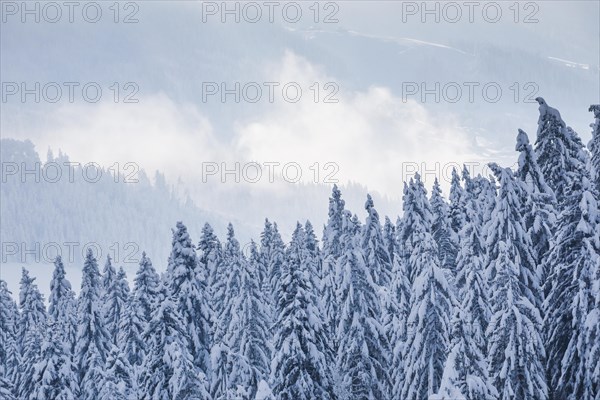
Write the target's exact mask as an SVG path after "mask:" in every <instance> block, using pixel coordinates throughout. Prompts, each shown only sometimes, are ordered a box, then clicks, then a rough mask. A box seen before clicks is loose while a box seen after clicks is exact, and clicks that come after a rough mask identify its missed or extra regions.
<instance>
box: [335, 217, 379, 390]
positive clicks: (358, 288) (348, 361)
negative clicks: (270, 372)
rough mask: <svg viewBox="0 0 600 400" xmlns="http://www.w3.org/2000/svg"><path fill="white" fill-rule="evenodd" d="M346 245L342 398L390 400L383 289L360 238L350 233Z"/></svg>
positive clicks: (340, 335) (342, 282) (340, 355)
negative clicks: (383, 320)
mask: <svg viewBox="0 0 600 400" xmlns="http://www.w3.org/2000/svg"><path fill="white" fill-rule="evenodd" d="M345 218H346V219H347V218H348V216H346V217H345ZM346 224H348V223H346ZM349 224H351V225H353V222H352V221H349ZM363 240H364V239H363ZM342 241H343V243H344V250H343V253H342V255H341V257H340V258H339V261H338V262H339V267H338V268H339V274H340V286H339V289H338V297H339V299H340V304H341V307H340V322H339V325H338V332H337V336H338V342H339V349H338V353H337V365H336V367H337V370H338V374H339V377H338V380H339V381H340V383H339V384H338V385H339V386H340V387H339V388H338V392H339V393H338V395H339V398H341V399H388V398H390V397H389V396H390V376H389V372H390V371H389V369H388V368H389V362H390V360H389V354H388V353H389V352H390V345H389V343H388V340H387V337H386V332H385V328H384V326H383V325H382V322H381V321H382V320H381V318H382V311H381V302H380V299H379V298H378V295H379V286H378V285H377V283H376V282H374V281H373V276H372V273H371V271H370V269H369V266H368V265H367V263H366V262H365V256H364V254H363V247H362V246H361V237H360V234H359V233H358V232H356V231H355V230H354V229H346V230H345V231H344V235H343V236H342Z"/></svg>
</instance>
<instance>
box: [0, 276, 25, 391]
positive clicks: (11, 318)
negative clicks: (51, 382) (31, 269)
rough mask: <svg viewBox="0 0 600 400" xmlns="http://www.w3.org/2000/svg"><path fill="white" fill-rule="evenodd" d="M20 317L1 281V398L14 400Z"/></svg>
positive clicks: (4, 284) (4, 283) (9, 293)
mask: <svg viewBox="0 0 600 400" xmlns="http://www.w3.org/2000/svg"><path fill="white" fill-rule="evenodd" d="M18 319H19V316H18V314H17V308H16V304H15V302H14V300H13V299H12V297H11V292H10V291H9V290H8V287H7V285H6V282H5V281H3V280H1V279H0V395H2V396H4V397H1V396H0V398H6V399H7V400H12V399H14V397H13V392H14V391H15V389H16V387H15V385H14V382H15V381H16V377H17V372H18V367H19V365H20V361H19V350H18V348H17V342H16V321H18Z"/></svg>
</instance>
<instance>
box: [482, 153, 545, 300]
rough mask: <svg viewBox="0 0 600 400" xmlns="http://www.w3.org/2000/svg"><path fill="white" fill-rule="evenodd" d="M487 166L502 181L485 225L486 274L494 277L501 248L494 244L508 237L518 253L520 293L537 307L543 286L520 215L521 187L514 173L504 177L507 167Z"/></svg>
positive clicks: (489, 277) (491, 277)
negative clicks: (491, 213) (521, 286)
mask: <svg viewBox="0 0 600 400" xmlns="http://www.w3.org/2000/svg"><path fill="white" fill-rule="evenodd" d="M489 166H490V168H491V169H492V170H493V171H494V174H495V175H496V177H497V178H498V179H500V177H502V178H503V179H504V181H502V182H500V191H499V192H498V196H497V197H496V206H495V207H494V213H493V215H492V218H491V219H490V221H488V223H487V225H486V227H485V228H484V229H485V230H486V232H487V239H486V248H487V253H488V262H487V274H488V279H489V280H493V279H494V277H495V275H496V273H497V272H498V271H497V269H496V265H497V264H496V263H495V262H492V260H496V259H497V258H498V257H499V255H498V251H499V250H500V247H499V246H497V244H498V243H499V242H501V241H507V240H510V243H511V246H512V247H511V250H513V249H514V250H515V251H516V252H517V253H516V254H515V257H518V260H517V263H516V264H517V266H518V268H519V269H520V277H519V281H520V282H521V283H522V284H523V292H522V293H523V295H524V296H526V297H527V299H529V301H530V302H531V303H532V304H533V305H534V306H535V307H536V308H537V309H538V310H541V307H542V289H541V285H540V281H539V279H540V277H539V275H538V273H537V272H538V271H537V266H536V263H535V258H534V255H533V251H532V248H533V245H532V243H531V238H530V237H529V235H528V233H527V229H526V227H525V221H524V219H523V216H522V210H523V208H524V206H523V202H522V200H523V198H524V196H525V195H524V193H523V191H524V189H523V186H522V185H521V183H520V181H517V180H516V179H515V176H514V173H512V174H511V175H510V177H505V173H506V172H507V171H510V170H509V169H502V168H500V167H499V166H498V165H496V164H495V163H491V164H489Z"/></svg>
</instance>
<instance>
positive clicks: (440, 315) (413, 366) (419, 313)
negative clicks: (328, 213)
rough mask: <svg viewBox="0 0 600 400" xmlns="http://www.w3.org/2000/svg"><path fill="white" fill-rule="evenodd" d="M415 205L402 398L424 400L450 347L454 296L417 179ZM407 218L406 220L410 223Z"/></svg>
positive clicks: (435, 384)
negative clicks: (440, 259) (412, 280)
mask: <svg viewBox="0 0 600 400" xmlns="http://www.w3.org/2000/svg"><path fill="white" fill-rule="evenodd" d="M412 186H413V187H414V188H413V196H412V198H411V201H412V202H414V203H415V205H412V206H410V205H409V207H408V209H409V210H411V212H416V211H419V212H421V213H422V215H420V216H418V217H417V216H412V217H409V218H410V219H412V220H413V221H417V222H418V223H417V224H415V225H414V226H413V233H412V237H413V238H412V241H413V248H412V252H411V255H410V259H409V263H410V265H411V271H412V273H413V274H414V276H415V278H414V283H413V292H412V296H411V301H410V314H409V316H408V321H407V324H408V332H407V341H406V347H405V349H406V354H405V357H404V362H405V371H404V384H403V387H402V395H401V396H402V398H403V399H407V400H412V399H415V400H421V399H427V397H428V396H429V395H431V394H434V393H436V392H437V391H438V390H439V388H440V384H441V379H442V374H443V372H444V364H445V362H446V354H447V351H448V348H449V345H450V333H451V327H450V315H451V314H452V303H453V301H454V296H453V294H452V291H451V288H450V285H449V284H448V282H447V280H446V274H445V272H444V270H443V269H442V268H441V267H440V266H439V261H438V260H439V258H438V254H437V244H436V243H435V241H434V239H433V237H432V235H431V221H432V217H431V211H430V208H429V202H428V201H427V196H426V192H425V189H424V188H423V187H422V186H423V184H422V183H421V180H420V177H419V175H418V174H417V175H415V183H414V184H413V185H412ZM409 218H407V220H408V219H409Z"/></svg>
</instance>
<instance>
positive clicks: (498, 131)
mask: <svg viewBox="0 0 600 400" xmlns="http://www.w3.org/2000/svg"><path fill="white" fill-rule="evenodd" d="M22 4H24V3H21V2H14V3H13V2H3V10H2V18H3V21H2V28H1V29H2V31H1V46H2V61H1V67H2V82H3V99H2V126H1V128H2V137H11V138H18V139H24V138H28V139H31V140H32V141H33V142H34V143H35V144H36V146H37V149H38V151H39V152H40V154H45V153H46V151H47V149H48V148H52V149H53V150H55V151H56V150H58V149H59V148H60V149H62V150H63V151H65V152H66V153H67V154H69V156H70V157H71V159H72V160H77V161H81V162H87V161H95V162H99V163H101V164H104V165H112V164H113V163H114V162H121V163H124V162H127V161H132V162H136V163H138V164H139V165H140V166H141V167H142V168H145V169H146V170H149V171H153V170H155V169H158V170H161V171H163V172H165V173H166V174H167V177H168V178H169V179H170V180H171V181H175V180H176V179H177V178H182V180H183V181H184V182H187V183H188V184H189V186H190V192H191V193H192V194H193V195H194V196H196V198H198V199H200V200H201V196H202V195H201V194H199V193H196V192H201V190H199V189H198V186H197V185H195V183H197V182H201V181H202V171H203V170H204V172H205V173H206V172H209V171H212V170H211V168H214V165H218V166H219V171H217V173H216V175H215V176H217V177H219V176H221V172H222V171H220V169H221V167H222V166H223V164H222V163H226V164H225V166H226V167H231V168H233V165H234V164H233V163H235V162H242V163H243V162H248V161H256V162H258V163H259V164H260V165H261V166H262V168H263V169H262V178H261V180H260V182H259V183H258V184H256V185H253V186H252V190H278V189H273V188H271V187H269V186H268V185H269V182H268V170H267V169H266V168H265V165H266V163H269V162H279V163H280V165H278V166H277V165H276V166H274V167H273V168H274V170H273V171H274V172H275V173H282V172H284V171H282V168H283V166H284V165H286V163H292V162H294V163H295V162H297V163H299V164H300V165H301V171H302V181H303V182H309V181H314V180H316V181H318V182H319V183H325V184H329V183H330V180H331V179H329V178H332V179H337V180H339V181H340V182H341V183H344V182H347V181H353V182H358V183H360V184H362V185H365V186H366V187H368V188H369V190H375V191H378V192H380V193H382V194H386V195H388V196H390V197H393V198H397V197H399V196H400V195H401V188H402V181H403V180H405V179H407V178H408V176H409V174H410V173H412V172H413V171H414V170H415V169H417V170H420V171H421V172H422V173H423V172H427V171H430V174H429V175H428V181H429V184H431V183H432V180H433V174H432V173H431V171H433V172H436V173H437V174H438V175H440V174H441V175H444V176H443V177H442V180H444V181H447V179H444V177H448V176H449V171H450V169H449V168H445V167H444V166H445V165H455V164H460V163H463V162H468V163H472V164H471V165H473V170H474V172H476V173H478V172H483V173H485V170H484V167H483V166H484V165H485V163H486V162H488V161H491V160H493V161H498V162H500V163H502V164H504V165H512V164H513V163H514V161H515V160H516V157H515V154H514V151H513V150H514V140H515V137H516V133H517V128H522V129H524V130H526V131H527V132H528V133H529V135H530V137H531V139H532V141H533V140H534V136H535V129H536V121H537V104H535V103H532V101H533V98H535V97H536V96H543V97H544V98H545V99H546V100H547V102H548V103H549V104H550V105H552V106H555V107H557V108H559V109H560V110H561V112H562V114H563V117H564V118H565V120H566V121H567V123H568V124H570V125H572V126H573V127H574V128H575V130H577V131H578V132H579V133H580V135H581V136H582V137H583V138H584V140H585V141H586V142H587V139H588V138H589V136H590V132H589V131H590V129H589V127H588V124H589V122H591V120H592V116H591V114H590V113H588V112H587V107H588V106H589V104H591V103H594V102H598V101H599V87H600V83H599V64H600V62H599V48H600V46H599V37H600V32H599V25H598V18H600V10H599V6H598V4H599V3H598V2H596V1H568V2H567V1H537V2H519V3H516V2H511V1H501V2H481V3H477V2H476V3H475V4H474V5H473V6H471V7H469V6H468V5H465V3H464V2H456V3H452V2H451V3H450V4H451V5H447V4H448V2H429V3H427V6H426V9H425V8H423V6H422V4H424V3H422V2H391V1H390V2H377V1H375V2H373V1H368V2H367V1H342V2H329V3H327V2H320V3H313V2H302V3H289V2H288V3H277V2H275V3H274V5H273V6H268V3H265V2H256V3H251V5H246V4H244V3H235V2H228V3H227V5H228V6H227V7H228V9H229V10H234V12H233V13H227V12H224V10H223V9H222V4H223V3H221V2H192V1H181V2H177V1H173V2H166V1H141V2H140V1H138V2H130V3H120V5H119V7H117V8H115V7H114V5H112V4H113V3H112V2H98V3H93V4H92V5H89V4H87V3H81V4H79V5H78V6H77V7H75V8H74V9H73V10H69V9H67V8H66V7H64V6H61V7H60V9H55V8H52V7H46V8H44V7H42V6H41V5H39V4H38V7H40V9H39V15H38V17H39V19H40V22H39V23H37V22H35V20H34V19H35V17H36V15H35V11H34V14H28V13H25V12H24V10H23V9H22ZM31 4H37V3H35V2H32V3H31ZM298 4H301V6H300V9H301V15H299V14H297V9H298V7H297V5H298ZM315 4H316V5H315ZM31 7H35V6H31ZM270 7H272V8H270ZM98 9H100V10H101V12H102V14H101V15H100V16H99V17H96V15H97V11H98ZM57 10H58V11H60V13H61V15H60V16H58V14H57ZM236 10H237V11H236ZM69 11H72V19H73V22H70V21H69V17H70V16H69ZM236 12H237V15H236ZM258 13H260V16H259V14H258ZM236 17H237V18H239V22H236V21H235V19H236ZM223 18H224V19H225V20H226V21H225V23H223V22H222V19H223ZM23 19H25V22H23V21H22V20H23ZM95 19H97V20H98V21H97V22H95V23H92V22H91V21H93V20H95ZM52 20H58V22H56V23H52V22H50V21H52ZM115 20H116V21H117V22H115ZM255 20H258V22H253V21H255ZM325 20H326V21H327V23H326V22H325ZM125 21H128V22H130V23H125ZM136 21H137V22H136ZM36 82H39V83H40V90H39V93H40V95H41V99H40V102H39V103H36V102H35V97H34V95H32V94H28V95H25V99H24V102H23V98H22V96H21V95H22V94H23V93H22V92H21V90H22V89H23V87H22V86H21V85H22V84H23V83H25V85H26V87H27V88H35V83H36ZM50 82H56V83H57V84H58V85H59V86H60V87H61V88H62V96H61V97H60V98H59V99H58V100H57V101H56V102H55V103H52V102H50V100H54V97H56V96H55V90H56V89H55V85H54V84H51V85H49V86H48V83H50ZM65 82H76V83H77V84H78V86H74V87H73V88H74V89H73V96H74V97H73V101H72V102H71V101H70V99H69V96H68V95H69V89H68V86H67V85H66V84H65ZM269 82H271V83H269ZM90 83H94V84H93V85H91V86H89V84H90ZM115 83H116V86H115ZM236 83H238V84H239V88H240V89H239V90H238V93H237V94H238V95H239V96H240V101H239V102H237V101H236V99H235V96H236V94H232V93H230V94H228V95H226V96H225V99H224V101H223V99H222V98H221V94H222V93H221V89H222V88H223V86H221V85H222V84H223V85H224V87H225V88H228V89H234V92H235V88H236ZM14 84H16V85H17V86H16V87H17V91H16V92H15V86H14ZM86 84H88V89H87V92H86V93H83V90H82V88H83V87H84V85H86ZM286 84H287V85H288V86H290V85H291V88H290V87H288V89H289V90H288V92H287V94H288V95H289V98H288V100H289V101H286V99H285V98H284V94H283V93H282V88H283V87H285V85H286ZM7 85H9V86H7ZM10 85H12V86H10ZM269 85H272V86H269ZM44 86H46V91H44ZM95 87H100V88H101V90H102V96H101V98H100V100H99V101H98V102H95V103H93V102H90V101H85V99H84V95H87V96H88V98H89V99H90V100H93V99H94V97H95ZM244 87H245V88H246V91H244ZM257 87H258V88H260V89H261V91H262V97H260V99H259V100H258V101H257V102H255V103H253V102H252V101H253V100H254V99H255V98H256V94H257V92H256V88H257ZM270 87H273V93H274V98H273V102H271V101H270V99H269V88H270ZM298 87H299V88H300V89H301V90H302V94H301V96H299V100H298V101H297V102H294V103H292V102H291V100H292V98H294V96H295V93H297V92H296V88H298ZM215 88H216V89H218V91H217V92H216V93H215V94H211V93H213V92H214V91H215ZM484 88H485V90H484ZM498 89H499V90H500V91H501V94H498ZM211 90H212V92H211ZM423 90H428V92H424V91H423ZM459 91H460V92H459ZM9 92H10V93H9ZM13 92H15V93H14V94H12V93H13ZM117 92H118V102H116V103H115V101H114V100H115V96H116V95H117ZM424 93H425V96H424V97H423V95H424ZM317 94H318V100H317V101H316V102H315V96H316V95H317ZM127 96H129V97H127ZM436 96H437V97H439V99H437V100H436ZM296 97H298V96H296ZM126 99H129V100H137V101H138V102H137V103H126V102H125V100H126ZM325 100H334V101H336V102H333V103H332V102H326V101H325ZM203 163H205V164H203ZM315 163H318V164H315ZM242 165H243V164H242ZM272 165H275V164H272ZM294 165H295V164H294ZM316 171H318V172H319V173H318V174H317V173H316ZM285 172H286V173H287V177H288V178H289V179H290V180H294V178H295V174H294V173H293V172H294V170H291V169H288V170H286V171H285ZM246 173H247V175H248V177H250V178H252V177H254V176H255V174H254V171H253V170H252V171H251V170H250V169H247V170H246ZM206 177H207V179H217V178H215V177H214V176H213V175H210V176H208V175H207V176H206ZM225 178H227V176H225ZM227 179H231V178H227ZM444 184H447V182H444ZM258 188H261V189H258Z"/></svg>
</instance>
